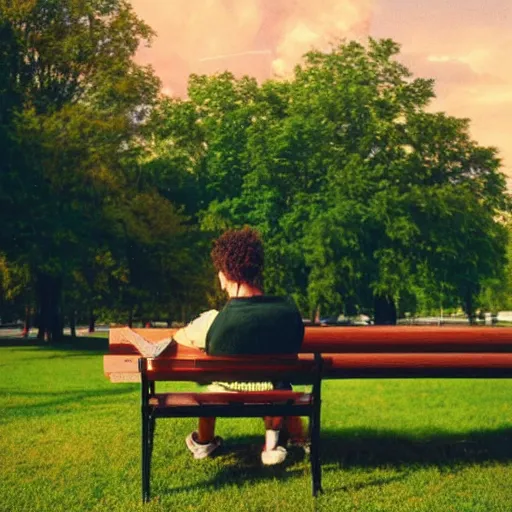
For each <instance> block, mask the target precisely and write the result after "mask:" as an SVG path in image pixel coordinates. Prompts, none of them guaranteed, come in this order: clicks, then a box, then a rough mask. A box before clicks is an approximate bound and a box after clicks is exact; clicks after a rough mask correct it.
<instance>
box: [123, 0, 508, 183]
mask: <svg viewBox="0 0 512 512" xmlns="http://www.w3.org/2000/svg"><path fill="white" fill-rule="evenodd" d="M132 5H133V7H134V9H135V11H136V12H137V14H138V15H139V16H140V17H141V18H142V19H144V20H145V21H146V22H147V23H148V24H149V25H150V26H151V27H152V28H153V29H154V30H155V31H156V32H157V37H156V38H155V40H154V41H153V44H152V46H151V47H150V48H141V50H140V51H139V53H138V56H137V59H138V61H139V62H140V63H142V64H151V65H152V66H153V67H154V68H155V71H156V73H157V75H158V76H159V77H160V78H161V80H162V83H163V87H164V92H166V93H167V94H171V95H176V96H185V94H186V85H187V78H188V75H189V74H190V73H208V74H209V73H215V72H218V71H224V70H226V69H228V70H230V71H232V72H233V73H235V74H236V75H243V74H248V75H251V76H255V77H256V78H258V79H259V80H264V79H266V78H270V77H275V76H287V75H288V74H289V73H290V72H291V71H292V70H293V67H294V66H295V65H296V64H297V63H298V62H300V58H301V56H302V55H303V54H304V53H305V52H307V51H308V50H309V49H310V48H312V47H315V48H318V49H328V48H329V45H330V43H331V42H333V41H336V40H338V39H340V38H347V39H352V38H353V39H358V40H360V41H364V40H365V39H366V38H367V37H368V36H372V37H377V38H381V37H386V38H388V37H389V38H392V39H393V40H395V41H397V42H398V43H400V44H401V53H400V57H399V59H400V60H401V61H402V62H403V63H404V64H406V65H407V67H408V68H409V69H410V70H411V71H412V72H413V74H414V76H418V77H424V78H434V79H435V80H436V87H435V90H436V96H437V97H436V99H435V100H434V102H433V103H432V105H431V107H430V110H432V111H439V110H441V111H444V112H447V113H448V114H450V115H453V116H456V117H464V118H470V119H471V125H470V126H471V134H472V136H473V137H474V139H475V140H477V141H478V143H479V144H481V145H484V146H495V147H497V148H498V150H499V154H500V156H501V158H502V160H503V167H502V170H503V172H504V173H505V174H506V175H507V178H508V180H507V182H508V186H509V189H510V190H512V56H511V54H512V0H132Z"/></svg>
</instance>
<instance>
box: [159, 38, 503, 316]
mask: <svg viewBox="0 0 512 512" xmlns="http://www.w3.org/2000/svg"><path fill="white" fill-rule="evenodd" d="M398 52H399V46H398V45H397V44H396V43H394V42H393V41H390V40H380V41H375V40H372V39H370V40H369V42H368V44H367V45H366V46H364V45H361V44H359V43H355V42H351V43H348V44H340V45H338V46H335V47H333V48H332V50H331V51H330V52H318V51H313V52H310V53H309V54H307V55H306V56H305V61H304V64H303V65H301V66H298V67H297V68H296V70H295V75H294V77H293V78H291V79H290V80H288V81H281V82H279V81H275V80H270V81H267V82H265V83H264V84H262V85H261V86H260V87H258V86H257V85H256V84H255V83H254V82H253V81H252V80H250V79H247V78H244V79H235V78H234V77H233V76H232V75H230V74H228V73H225V74H222V75H216V76H212V77H196V76H194V77H192V79H191V82H190V87H189V99H188V100H183V101H178V102H173V103H169V104H168V105H167V107H166V109H167V111H168V112H169V114H170V117H172V118H173V119H178V118H179V119H182V120H183V119H186V122H183V121H182V122H181V124H180V123H176V122H175V123H174V124H173V128H172V130H171V131H170V132H169V133H168V134H167V135H165V134H163V133H162V138H161V139H160V141H159V144H160V145H161V146H162V147H164V146H165V142H166V141H167V146H165V147H166V148H167V154H168V155H169V154H172V155H173V158H174V159H175V162H176V163H177V162H178V160H176V159H177V158H178V156H179V158H184V159H186V160H187V162H188V165H187V169H188V170H187V172H188V173H189V176H190V177H191V179H192V180H195V183H196V184H197V186H198V187H199V190H200V192H199V194H200V197H201V200H200V201H199V202H198V205H200V208H201V209H202V211H199V212H198V217H199V219H200V220H201V223H202V226H203V228H205V229H213V230H215V229H217V230H220V229H223V228H224V227H226V226H230V225H235V226H240V225H243V224H245V223H248V224H251V225H254V226H256V227H258V228H259V229H260V230H261V231H262V233H263V236H264V238H265V240H266V244H267V254H268V257H267V273H266V282H267V288H268V289H269V291H274V292H278V293H282V292H288V293H290V292H291V293H293V294H294V295H295V297H296V298H297V299H298V301H299V303H300V305H301V307H302V308H303V310H304V311H309V312H311V314H315V312H317V311H318V310H319V309H320V310H321V311H323V312H331V311H332V312H334V311H340V310H341V308H343V310H345V311H347V312H354V311H356V310H360V311H361V310H363V311H369V312H372V313H373V314H374V316H375V320H376V322H377V323H394V322H395V321H396V315H397V310H396V304H397V301H398V300H399V299H400V298H401V297H405V296H407V295H410V294H411V293H414V290H432V289H434V288H436V289H437V288H439V289H442V293H443V294H445V295H450V296H455V297H457V298H458V300H459V303H460V304H461V305H462V306H463V307H464V308H465V310H466V311H467V313H468V314H469V315H472V313H473V310H474V307H475V303H474V299H475V297H476V295H477V294H478V291H479V288H480V284H481V282H482V280H484V279H486V278H490V277H492V276H493V275H495V274H496V272H498V271H499V268H500V267H501V266H502V265H503V262H504V247H505V243H506V233H505V230H504V229H503V226H502V225H501V224H500V223H498V222H496V220H495V216H496V214H497V212H498V211H500V210H503V209H507V208H508V197H507V195H506V193H505V182H504V178H503V175H502V174H501V173H500V172H499V166H500V162H499V159H498V157H497V155H496V150H494V149H493V148H485V147H481V146H479V145H478V144H477V143H476V142H475V141H473V140H472V139H471V137H470V135H469V123H468V121H467V120H463V119H456V118H454V117H451V116H448V115H446V114H443V113H430V112H428V110H427V107H428V106H429V103H430V101H431V99H432V98H433V97H434V84H433V81H432V80H426V79H421V78H413V77H412V75H411V73H410V72H409V70H408V69H407V68H406V67H405V66H403V65H402V64H400V62H399V61H398V60H397V55H398ZM185 114H186V115H185ZM187 130H190V133H192V134H193V136H192V138H191V139H187V138H186V133H187ZM157 160H158V158H157ZM201 187H204V188H201ZM429 293H431V292H429Z"/></svg>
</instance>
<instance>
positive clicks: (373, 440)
mask: <svg viewBox="0 0 512 512" xmlns="http://www.w3.org/2000/svg"><path fill="white" fill-rule="evenodd" d="M100 342H102V340H101V339H100V340H91V339H86V340H83V339H82V340H81V339H80V338H79V339H78V340H77V342H76V344H75V345H74V346H73V345H66V346H65V347H64V348H60V349H57V348H55V347H53V348H52V347H40V346H23V343H13V342H12V340H11V341H10V342H5V343H3V344H2V343H0V366H1V369H0V510H2V511H4V510H5V511H9V512H14V511H20V512H21V511H22V512H29V511H38V512H39V511H44V512H45V511H52V512H53V511H61V510H62V511H71V510H72V511H82V510H95V511H123V512H125V511H132V510H146V511H148V512H150V511H151V512H152V511H167V510H171V509H172V510H179V511H182V510H185V511H194V510H201V511H206V512H210V511H219V512H220V511H226V510H228V511H236V512H241V511H267V510H268V511H293V512H301V511H303V510H319V511H344V510H351V511H352V510H353V511H356V510H357V511H365V512H366V511H415V512H417V511H429V512H431V511H457V512H459V511H468V512H469V511H471V512H477V511H482V512H484V511H485V512H488V511H504V512H505V511H506V512H508V511H510V510H512V486H511V485H510V482H512V402H511V399H510V398H511V396H512V382H510V381H491V380H480V381H475V380H473V381H472V380H454V381H449V380H427V379H422V380H411V381H406V380H396V381H391V380H390V381H384V380H368V381H346V382H342V381H328V382H326V383H325V384H324V387H323V391H324V403H323V410H322V412H323V421H322V447H321V459H322V467H323V485H324V490H325V493H324V494H323V495H321V496H320V497H319V498H318V499H317V500H316V503H315V500H314V499H313V498H312V497H311V489H310V488H311V478H310V470H309V463H308V460H307V458H306V459H304V456H303V454H302V453H301V451H300V450H298V449H297V450H296V451H294V450H291V451H290V456H289V458H288V459H287V461H286V464H285V465H284V467H279V468H266V467H262V466H261V463H260V461H259V451H260V449H261V445H262V442H263V425H262V422H261V421H259V420H250V419H243V420H239V419H220V420H219V422H218V433H219V434H220V435H222V436H223V437H224V438H225V448H224V449H223V452H222V453H221V454H220V455H219V456H218V457H215V458H213V459H208V460H205V461H195V460H193V459H192V457H191V455H190V453H188V451H187V450H186V448H185V444H184V438H185V436H186V435H187V434H188V433H189V432H190V431H191V430H193V429H194V427H195V424H196V422H195V420H193V419H181V420H180V419H178V420H160V422H159V423H157V431H156V436H155V451H154V456H153V475H152V495H153V500H152V501H151V503H149V504H148V505H145V506H142V505H141V503H140V447H139V446H140V445H139V439H140V424H139V412H140V407H139V389H138V386H137V385H134V384H111V383H110V382H109V381H108V380H107V379H106V378H105V377H104V376H103V368H102V350H101V348H102V345H101V344H99V343H100ZM9 345H10V346H9ZM13 345H15V346H13ZM177 387H179V388H180V389H186V388H187V385H186V384H183V385H175V386H174V388H177ZM188 387H189V386H188Z"/></svg>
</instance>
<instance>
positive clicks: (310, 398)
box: [139, 354, 323, 503]
mask: <svg viewBox="0 0 512 512" xmlns="http://www.w3.org/2000/svg"><path fill="white" fill-rule="evenodd" d="M190 363H193V364H192V365H191V366H190V368H184V369H181V371H176V368H174V369H172V368H169V369H166V368H165V364H166V362H165V360H163V362H160V361H159V360H158V358H157V359H152V358H144V357H143V358H140V359H139V372H140V375H141V416H142V501H143V502H144V503H146V502H148V501H149V500H150V492H151V487H150V480H151V458H152V454H153V439H154V434H155V426H156V425H155V422H156V419H157V418H191V417H192V418H199V417H223V418H254V417H263V416H304V417H305V416H307V417H308V418H309V435H310V441H311V452H310V463H311V476H312V493H313V496H314V497H316V496H317V495H318V493H319V492H322V484H321V479H322V475H321V465H320V453H319V446H320V411H321V383H322V366H323V359H322V357H321V356H320V355H319V354H315V356H314V359H312V360H311V361H304V360H300V359H297V358H292V357H289V356H288V357H281V356H277V357H274V356H266V358H262V357H259V356H257V357H256V356H255V357H250V358H249V357H247V356H245V357H240V358H238V357H236V358H234V357H229V358H224V357H210V358H208V360H207V361H204V360H200V361H198V363H199V366H197V365H196V364H194V362H193V361H192V362H191V361H188V364H189V365H190ZM201 364H203V365H204V366H202V367H201ZM159 365H163V366H164V367H160V368H159V367H158V366H159ZM234 365H235V366H234ZM173 370H174V371H173ZM219 377H221V378H219ZM226 378H228V380H242V381H254V382H257V381H264V380H273V381H277V380H279V381H282V380H286V381H289V382H291V383H292V384H306V385H311V386H312V389H311V392H310V393H293V392H290V391H288V390H287V391H278V390H275V391H271V392H268V391H267V392H258V391H255V392H253V391H247V392H237V393H224V394H223V395H221V396H222V397H223V398H224V400H222V403H219V402H220V401H221V400H219V393H208V392H205V393H198V394H194V395H197V396H199V397H202V398H203V399H204V400H200V401H198V402H197V403H193V404H190V405H188V404H184V403H179V397H180V396H184V395H188V396H190V395H191V394H190V393H165V394H157V393H156V386H155V383H156V381H178V380H186V381H196V382H197V381H200V382H211V381H213V380H226ZM233 395H236V397H233ZM168 397H169V398H178V400H177V402H178V403H177V404H172V403H170V402H172V400H166V398H168ZM244 397H246V398H247V400H244ZM260 397H261V400H262V401H261V402H260V401H259V398H260ZM294 397H296V398H297V399H294ZM230 398H231V401H230ZM298 398H301V399H298Z"/></svg>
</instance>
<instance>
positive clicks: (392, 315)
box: [373, 295, 396, 325]
mask: <svg viewBox="0 0 512 512" xmlns="http://www.w3.org/2000/svg"><path fill="white" fill-rule="evenodd" d="M373 305H374V322H375V325H396V306H395V301H394V300H393V298H392V297H389V296H387V295H375V297H374V298H373Z"/></svg>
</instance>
